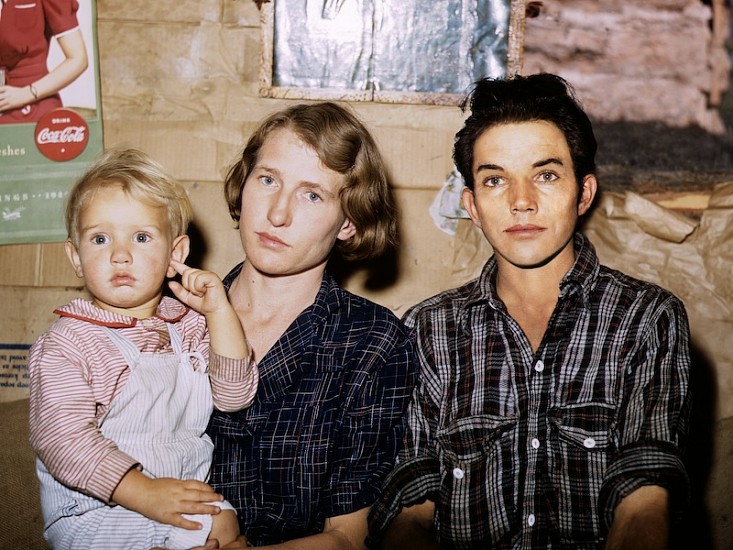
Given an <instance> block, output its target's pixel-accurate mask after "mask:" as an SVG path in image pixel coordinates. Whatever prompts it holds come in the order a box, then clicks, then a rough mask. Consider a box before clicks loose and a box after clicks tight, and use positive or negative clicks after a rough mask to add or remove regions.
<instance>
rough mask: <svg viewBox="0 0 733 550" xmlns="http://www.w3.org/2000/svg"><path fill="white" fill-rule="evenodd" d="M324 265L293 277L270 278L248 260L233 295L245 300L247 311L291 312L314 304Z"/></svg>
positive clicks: (234, 286) (238, 278)
mask: <svg viewBox="0 0 733 550" xmlns="http://www.w3.org/2000/svg"><path fill="white" fill-rule="evenodd" d="M324 270H325V267H324V266H319V268H318V269H312V270H309V271H306V272H302V273H297V274H294V275H284V276H271V275H266V274H263V273H261V272H259V271H257V270H256V269H254V268H253V267H252V265H251V264H250V263H248V262H247V261H245V262H244V265H243V266H242V271H241V272H240V274H239V276H238V277H237V279H236V281H235V284H234V285H232V294H234V295H236V296H238V297H239V298H244V299H245V300H246V302H247V303H248V304H250V309H254V310H263V309H264V310H267V309H272V310H274V311H278V310H282V309H285V310H290V309H293V308H295V309H299V311H302V310H303V309H305V307H307V306H309V305H310V304H312V303H313V301H314V300H315V298H316V295H317V294H318V290H319V289H320V288H321V281H322V280H323V272H324Z"/></svg>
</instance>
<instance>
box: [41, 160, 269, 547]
mask: <svg viewBox="0 0 733 550" xmlns="http://www.w3.org/2000/svg"><path fill="white" fill-rule="evenodd" d="M191 212H192V211H191V204H190V202H189V200H188V197H187V195H186V192H185V190H184V189H183V188H182V187H181V186H179V185H178V184H177V183H176V182H175V181H174V180H173V179H172V178H171V177H169V176H168V175H167V174H166V173H165V172H164V170H163V169H162V168H161V167H160V166H159V165H158V164H157V163H155V162H154V161H152V160H151V159H150V158H148V157H147V156H146V155H145V154H144V153H142V152H140V151H137V150H134V149H116V150H112V151H109V152H107V153H106V154H104V155H103V156H102V157H101V158H100V159H99V160H97V161H96V162H95V163H94V164H93V165H92V166H91V167H90V168H89V170H88V171H87V172H86V173H85V174H84V175H83V176H82V177H81V178H80V179H79V181H78V182H77V183H76V185H75V186H74V187H73V188H72V190H71V191H70V194H69V198H68V202H67V207H66V228H67V231H68V235H69V238H68V240H67V241H66V243H65V247H66V254H67V256H68V258H69V261H70V262H71V264H72V266H73V268H74V271H75V272H76V274H77V276H78V277H80V278H81V279H83V281H84V285H85V287H86V290H87V291H88V293H89V294H90V295H91V298H92V300H91V301H87V300H84V299H81V298H78V299H75V300H72V301H71V302H70V303H69V304H67V305H65V306H63V307H61V308H58V309H57V310H55V313H57V314H58V315H59V316H60V318H59V319H58V320H57V321H56V322H55V323H54V324H53V326H52V327H51V328H50V329H49V330H48V332H46V333H45V334H43V335H42V336H41V337H40V338H39V339H38V340H37V341H36V343H35V344H34V345H33V347H32V349H31V355H30V363H29V372H30V377H31V384H30V385H31V389H30V439H31V444H32V445H33V448H34V450H35V452H36V455H37V461H36V470H37V473H38V477H39V479H40V482H41V504H42V509H43V515H44V520H45V537H46V539H47V540H48V542H49V543H50V544H51V546H52V547H53V548H54V549H74V550H78V549H80V548H95V549H99V548H115V549H116V550H120V549H123V548H140V549H146V550H147V549H150V548H152V547H162V548H191V547H196V546H202V545H203V544H205V543H206V541H207V540H211V539H216V540H217V541H218V543H219V545H220V546H221V547H224V546H226V545H227V544H229V543H232V542H233V541H235V539H237V537H238V535H239V528H238V525H237V517H236V512H235V511H234V509H233V508H232V507H231V505H229V504H228V503H226V502H223V501H222V498H221V496H220V495H218V494H217V493H215V492H214V490H213V489H212V488H211V487H210V486H209V485H207V484H206V483H205V480H206V479H207V478H208V473H209V468H210V465H211V458H212V451H213V445H212V443H211V440H210V439H209V437H208V436H207V435H206V434H205V433H204V430H205V428H206V425H207V423H208V420H209V416H210V414H211V412H212V410H213V406H216V407H217V408H218V409H220V410H222V411H236V410H240V409H242V408H244V407H246V406H248V405H249V404H250V403H251V402H252V399H253V398H254V395H255V392H256V389H257V379H258V374H257V368H256V365H255V364H254V362H253V361H252V360H251V352H250V349H249V346H248V344H247V341H246V340H245V336H244V333H243V331H242V327H241V325H240V323H239V319H238V318H237V315H236V313H235V311H234V309H233V308H232V307H231V305H230V304H229V301H228V299H227V295H226V292H225V290H224V287H223V285H222V283H221V280H220V279H219V278H218V277H217V276H216V275H215V274H213V273H211V272H208V271H202V270H198V269H192V268H189V267H187V266H186V265H185V264H184V263H183V262H184V261H185V260H186V257H187V256H188V252H189V238H188V236H187V235H186V230H187V227H188V223H189V221H190V220H191ZM176 275H180V283H179V282H174V281H170V282H169V283H168V287H169V288H170V291H171V292H172V293H173V295H175V297H176V298H177V299H176V298H173V297H170V296H164V288H165V282H166V278H170V277H175V276H176Z"/></svg>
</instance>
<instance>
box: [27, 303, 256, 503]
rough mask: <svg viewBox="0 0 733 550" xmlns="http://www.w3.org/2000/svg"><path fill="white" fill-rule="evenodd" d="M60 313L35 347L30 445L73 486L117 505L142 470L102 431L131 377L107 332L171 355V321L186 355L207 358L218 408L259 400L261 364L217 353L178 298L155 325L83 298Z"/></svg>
mask: <svg viewBox="0 0 733 550" xmlns="http://www.w3.org/2000/svg"><path fill="white" fill-rule="evenodd" d="M55 313H58V314H59V315H60V316H61V318H60V319H59V320H57V321H56V322H55V323H54V324H53V325H52V326H51V328H50V329H49V330H48V332H46V333H45V334H43V335H42V336H41V337H40V338H38V340H37V341H36V342H35V344H33V347H32V348H31V354H30V362H29V366H28V372H29V373H30V380H31V383H30V398H31V399H30V440H31V445H32V446H33V448H34V450H35V451H36V454H37V455H38V457H39V458H40V459H41V460H42V461H43V463H44V464H45V466H46V468H48V470H49V471H50V472H51V473H52V474H53V475H54V477H55V478H56V479H58V480H59V481H60V482H61V483H63V484H64V485H67V486H68V487H71V488H73V489H76V490H78V491H81V492H83V493H86V494H90V495H92V496H94V497H96V498H99V499H101V500H103V501H105V502H110V499H111V497H112V493H113V492H114V490H115V488H116V487H117V485H118V483H119V482H120V480H121V479H122V477H123V476H124V475H125V474H126V473H127V472H128V471H129V470H130V468H132V467H135V466H137V465H138V464H137V461H136V460H135V459H134V458H132V457H130V456H128V455H127V454H125V453H123V452H122V451H120V450H119V449H118V448H117V445H116V444H115V443H114V442H113V441H111V440H109V439H106V438H104V437H103V436H102V435H101V433H100V431H99V426H98V423H99V419H100V418H101V417H102V416H103V415H104V414H105V412H106V410H107V408H108V407H109V404H110V403H111V401H112V399H113V398H114V397H115V396H116V395H117V394H118V393H119V392H120V391H121V390H122V388H123V387H124V386H125V382H126V381H127V378H128V376H129V374H130V369H129V367H128V365H127V363H126V362H125V360H124V359H123V357H122V356H121V355H120V353H119V351H118V350H117V347H116V346H115V345H114V344H113V343H112V342H111V341H110V339H109V337H108V336H107V335H106V334H105V333H104V329H103V328H102V327H105V326H107V327H112V328H116V329H118V330H121V331H123V333H124V335H125V336H126V337H127V338H129V339H130V340H131V341H132V342H134V343H135V344H136V345H137V346H138V348H139V349H140V351H141V352H161V353H170V352H172V349H171V345H170V338H169V336H168V330H167V328H166V322H169V323H174V324H175V326H176V329H177V330H178V332H179V333H180V334H181V336H182V338H183V351H184V352H193V351H198V352H200V353H201V354H202V355H203V356H204V358H205V359H206V361H207V363H208V365H209V371H208V372H209V379H210V381H211V389H212V395H213V399H214V406H215V407H216V408H217V409H219V410H222V411H229V412H232V411H236V410H239V409H242V408H244V407H246V406H248V405H249V404H250V403H251V402H252V400H253V399H254V395H255V393H256V391H257V379H258V373H257V367H256V365H255V363H254V361H252V360H251V358H247V359H242V360H238V359H229V358H226V357H222V356H220V355H218V354H216V353H211V355H210V354H209V335H208V332H207V330H206V321H205V318H204V316H203V315H200V314H198V313H196V312H195V311H193V310H191V309H189V308H188V307H186V306H185V305H183V304H182V303H180V302H178V301H177V300H175V299H173V298H169V297H164V298H163V300H162V301H161V303H160V305H159V306H158V311H157V312H156V315H155V316H154V317H151V318H149V319H136V318H133V317H127V316H124V315H120V314H116V313H113V312H110V311H106V310H102V309H99V308H98V307H96V306H94V305H93V304H92V303H91V302H88V301H86V300H82V299H76V300H73V301H71V302H70V303H69V304H67V305H66V306H64V307H61V308H59V309H57V310H55Z"/></svg>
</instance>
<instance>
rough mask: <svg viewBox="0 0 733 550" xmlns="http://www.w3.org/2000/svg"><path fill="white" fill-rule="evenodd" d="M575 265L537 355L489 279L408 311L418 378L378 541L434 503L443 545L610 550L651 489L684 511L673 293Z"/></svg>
mask: <svg viewBox="0 0 733 550" xmlns="http://www.w3.org/2000/svg"><path fill="white" fill-rule="evenodd" d="M575 250H576V251H577V254H578V255H577V259H576V262H575V265H574V266H573V268H572V269H571V270H570V272H568V274H567V275H566V276H565V277H564V278H563V280H562V282H561V283H560V289H559V299H558V303H557V306H556V307H555V311H554V313H553V315H552V318H551V319H550V322H549V325H548V327H547V331H546V332H545V335H544V338H543V339H542V342H541V344H540V346H539V348H538V349H537V351H536V352H534V351H533V350H532V347H531V345H530V343H529V341H528V340H527V338H526V336H525V335H524V333H523V332H522V329H521V328H520V327H519V325H518V324H517V323H516V321H514V319H512V318H511V317H510V316H509V315H508V313H507V310H506V307H505V306H504V304H503V303H502V301H501V300H500V298H499V297H498V295H497V294H496V284H495V279H496V262H495V260H494V259H493V258H492V259H491V260H490V261H489V262H488V263H487V264H486V266H485V267H484V270H483V272H482V274H481V276H480V278H478V279H476V280H475V281H472V282H470V283H468V284H466V285H464V286H463V287H461V288H458V289H453V290H449V291H447V292H444V293H442V294H439V295H438V296H435V297H433V298H430V299H428V300H426V301H425V302H423V303H422V304H419V305H417V306H415V308H413V309H411V310H410V311H408V312H407V314H406V316H405V323H406V324H407V325H408V326H415V327H416V331H417V334H416V341H417V343H416V356H417V361H418V364H419V380H418V383H417V388H416V393H415V399H414V401H413V402H412V404H411V406H410V408H409V410H408V429H407V431H406V434H405V446H404V449H403V450H402V451H401V452H400V455H399V464H398V465H397V467H396V468H395V470H394V472H393V473H392V474H391V475H390V477H389V478H388V480H387V482H386V487H385V491H384V494H383V495H382V497H381V498H380V500H379V501H378V503H377V504H376V505H375V506H374V507H373V508H372V511H371V514H370V532H371V537H372V543H373V545H376V544H377V543H378V541H379V539H380V537H381V535H382V533H383V531H384V529H386V527H387V525H388V524H389V523H390V521H391V520H392V518H393V517H394V516H395V515H396V514H397V513H398V512H399V511H400V509H401V508H402V506H403V505H411V504H415V503H417V502H421V501H422V500H424V499H425V498H429V499H431V500H433V501H434V502H435V503H436V517H435V524H436V528H437V532H438V535H439V538H440V544H441V548H444V549H481V550H483V549H487V548H496V549H516V548H543V549H547V548H574V549H576V550H577V549H596V548H603V546H604V540H603V537H604V534H605V532H606V530H607V528H608V526H609V525H610V523H611V521H612V518H613V511H614V508H615V507H616V505H617V504H618V502H619V500H620V499H621V498H622V497H624V496H625V495H627V494H629V493H630V492H632V491H633V490H635V489H637V488H639V487H640V486H642V485H649V484H653V485H661V486H663V487H666V488H667V489H669V491H670V502H671V504H672V509H673V511H679V510H680V507H681V505H683V504H684V502H685V501H686V499H687V490H688V488H687V476H686V473H685V468H684V465H683V463H682V450H683V447H684V443H685V439H686V433H687V421H688V415H689V412H690V399H689V393H688V385H689V374H690V372H689V371H690V355H689V342H688V339H689V328H688V324H687V316H686V314H685V310H684V307H683V305H682V303H681V302H680V301H679V300H678V299H677V298H675V297H674V296H673V295H671V294H670V293H669V292H667V291H665V290H663V289H661V288H659V287H657V286H655V285H652V284H650V283H645V282H642V281H639V280H636V279H633V278H631V277H628V276H626V275H624V274H622V273H619V272H618V271H614V270H611V269H608V268H606V267H603V266H601V265H600V264H599V263H598V258H597V257H596V254H595V251H594V249H593V246H592V245H591V243H590V241H588V240H587V239H586V238H585V237H583V236H582V235H576V237H575Z"/></svg>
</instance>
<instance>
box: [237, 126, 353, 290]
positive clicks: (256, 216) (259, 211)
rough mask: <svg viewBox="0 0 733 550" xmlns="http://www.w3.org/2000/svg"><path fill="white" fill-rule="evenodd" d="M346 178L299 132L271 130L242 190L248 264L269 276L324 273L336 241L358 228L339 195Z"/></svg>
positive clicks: (242, 225) (241, 228)
mask: <svg viewBox="0 0 733 550" xmlns="http://www.w3.org/2000/svg"><path fill="white" fill-rule="evenodd" d="M345 182H346V176H344V175H342V174H339V173H338V172H335V171H333V170H331V169H329V168H327V167H325V166H324V165H323V164H322V163H321V161H320V159H319V158H318V155H317V154H316V152H315V151H314V150H313V149H312V148H310V147H309V146H308V145H306V144H305V143H304V142H303V141H302V140H301V139H300V138H299V137H298V136H297V135H296V134H295V133H294V132H292V131H291V130H287V129H279V130H275V131H274V132H272V133H271V134H270V135H269V136H268V137H267V139H266V140H265V142H264V144H263V145H262V147H261V148H260V151H259V154H258V156H257V162H256V165H255V166H254V168H253V169H252V171H251V172H250V174H249V176H248V177H247V180H246V181H245V183H244V189H243V191H242V205H241V217H240V223H239V231H240V236H241V239H242V245H243V247H244V251H245V254H246V257H247V259H246V262H248V263H249V264H250V265H251V267H253V268H254V269H256V270H257V271H259V272H261V273H263V274H266V275H269V276H285V275H296V274H300V273H305V272H311V271H314V270H315V271H319V272H321V273H322V272H323V270H324V269H325V266H326V262H327V260H328V257H329V255H330V253H331V250H332V249H333V246H334V244H335V243H336V241H337V240H339V239H348V238H350V237H351V236H353V234H354V231H355V230H354V226H353V225H352V224H351V222H350V221H349V220H347V219H346V216H345V214H344V212H343V209H342V207H341V200H340V198H339V192H340V190H341V188H342V187H343V186H344V184H345Z"/></svg>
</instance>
